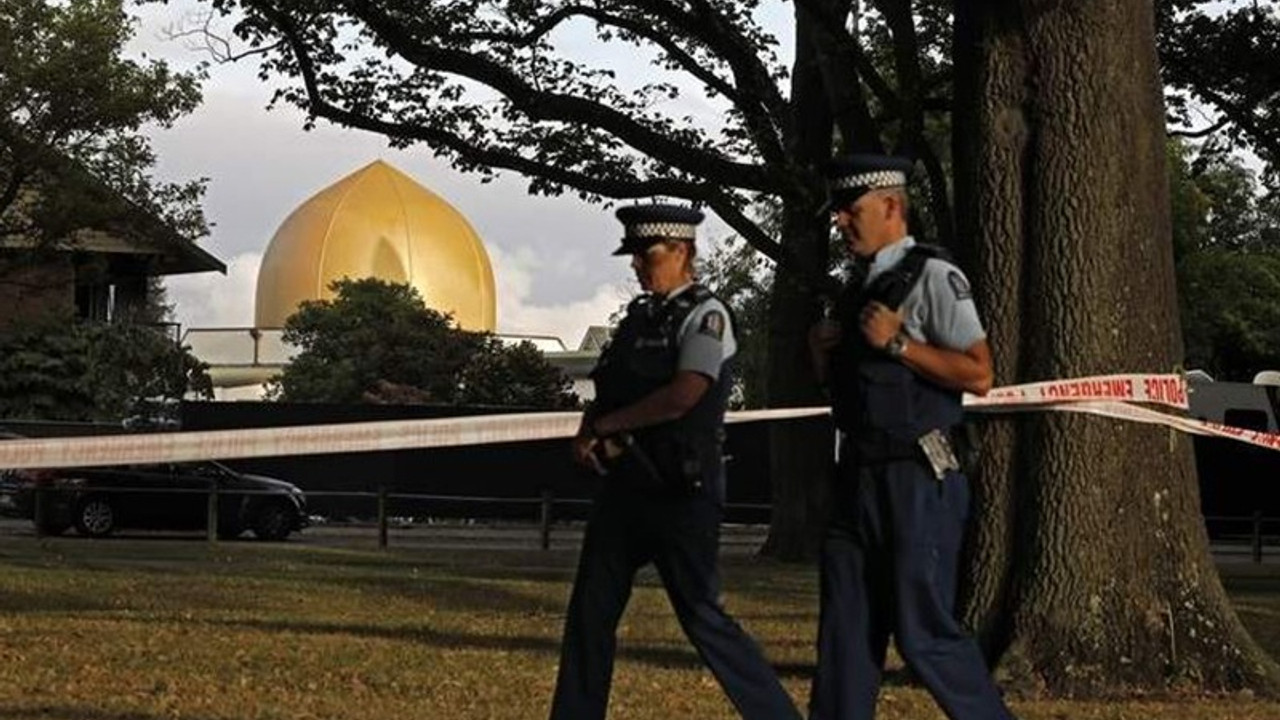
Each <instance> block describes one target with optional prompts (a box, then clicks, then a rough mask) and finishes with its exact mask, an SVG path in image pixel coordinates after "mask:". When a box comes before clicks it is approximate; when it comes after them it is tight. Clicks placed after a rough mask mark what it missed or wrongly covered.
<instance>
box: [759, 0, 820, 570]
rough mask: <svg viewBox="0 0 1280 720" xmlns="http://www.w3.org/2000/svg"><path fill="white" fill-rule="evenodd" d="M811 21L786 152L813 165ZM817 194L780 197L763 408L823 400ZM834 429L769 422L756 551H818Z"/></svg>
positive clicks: (803, 22)
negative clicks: (814, 344)
mask: <svg viewBox="0 0 1280 720" xmlns="http://www.w3.org/2000/svg"><path fill="white" fill-rule="evenodd" d="M815 22H816V20H815V19H814V18H813V17H812V16H810V15H809V14H808V13H807V12H805V11H804V10H803V9H802V8H799V7H797V9H796V61H795V68H794V70H793V73H792V92H791V102H792V109H793V113H794V120H795V122H794V125H793V126H794V127H795V135H794V137H792V138H791V147H789V148H788V150H789V151H790V152H791V156H792V157H793V158H795V160H796V164H797V165H799V166H801V167H809V168H813V167H816V166H817V165H818V164H820V163H822V162H825V161H826V160H827V159H828V158H829V157H830V155H831V141H832V134H833V130H834V120H833V116H832V112H831V107H830V104H829V103H828V100H827V95H826V91H825V89H824V85H823V75H822V70H821V67H820V59H819V53H818V47H817V45H816V42H815V41H816V39H817V37H816V33H817V32H818V30H817V28H816V27H815V26H814V23H815ZM818 207H819V200H818V198H816V197H803V196H800V197H794V198H785V199H784V200H783V209H782V215H783V216H782V238H783V244H784V245H785V246H786V247H787V249H788V250H789V251H790V252H791V257H792V258H793V260H794V262H796V263H797V264H798V266H799V267H797V268H796V269H797V270H799V271H800V272H785V271H784V272H779V273H778V274H777V276H776V278H775V281H774V285H773V294H772V297H771V298H770V305H769V339H768V343H769V369H768V378H767V380H766V397H767V398H768V405H769V407H795V406H801V407H802V406H806V405H810V406H811V405H822V404H825V402H826V401H825V400H824V399H823V398H822V397H820V395H819V393H818V388H817V383H816V382H815V381H814V376H813V368H812V367H811V366H810V363H809V346H808V331H809V327H810V326H811V325H812V324H813V322H814V321H815V320H816V319H817V317H818V302H817V296H816V294H815V292H816V290H817V289H816V288H814V287H812V285H810V284H808V283H806V282H804V281H803V280H801V279H800V278H803V277H809V278H813V277H820V276H822V275H824V274H825V273H826V269H827V261H828V246H827V227H828V225H827V221H826V218H824V217H820V216H818V215H817V214H816V211H817V209H818ZM833 438H834V434H833V431H832V430H831V425H830V422H829V421H825V420H824V421H817V422H815V421H804V422H794V421H793V422H786V423H774V424H773V427H771V428H770V431H769V446H770V462H769V471H770V478H771V481H772V485H773V507H772V511H771V512H772V517H771V518H770V523H769V537H768V538H767V539H766V541H765V544H764V547H763V548H762V549H761V553H762V554H765V555H769V556H771V557H777V558H781V559H788V560H800V559H807V558H812V557H814V556H816V554H817V549H818V541H819V538H820V537H821V530H822V524H823V520H824V517H823V514H822V507H823V501H824V498H825V489H826V486H827V482H826V479H827V477H828V476H829V475H830V473H831V466H832V463H831V458H832V457H833V450H832V441H833Z"/></svg>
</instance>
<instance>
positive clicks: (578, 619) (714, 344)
mask: <svg viewBox="0 0 1280 720" xmlns="http://www.w3.org/2000/svg"><path fill="white" fill-rule="evenodd" d="M618 219H619V220H620V221H621V222H622V224H623V226H624V228H625V237H624V239H623V241H622V247H620V248H619V249H618V250H617V251H616V252H615V253H614V254H615V255H630V256H631V258H632V260H631V266H632V268H633V269H634V270H635V273H636V276H637V278H638V279H639V281H640V286H641V288H642V289H643V290H644V291H645V293H644V294H642V295H640V296H639V297H638V298H636V299H635V300H634V301H632V303H631V304H630V305H629V306H628V307H627V312H626V316H625V317H624V318H623V320H622V322H621V323H620V324H619V326H618V328H617V331H616V332H615V333H614V336H613V339H612V341H611V342H610V344H609V345H608V347H606V348H605V350H604V352H603V353H602V355H601V357H600V360H599V362H598V364H597V365H596V368H595V370H593V371H592V374H591V377H592V380H593V381H594V382H595V386H596V399H595V401H594V403H593V404H592V407H591V408H590V409H589V410H588V411H587V412H586V413H584V414H583V420H582V426H581V428H580V430H579V432H578V436H577V437H576V438H575V439H574V441H573V450H574V455H575V457H576V458H577V460H578V461H579V462H580V463H582V464H583V465H587V466H589V467H592V468H594V469H595V470H596V471H597V472H599V473H601V474H602V475H603V476H604V477H603V481H602V482H603V487H602V490H601V492H600V494H599V496H598V497H597V498H596V501H595V504H594V507H593V510H592V515H591V518H590V520H589V521H588V523H587V531H586V537H585V539H584V541H583V546H582V554H581V557H580V559H579V564H578V573H577V577H576V578H575V580H574V586H573V595H572V598H571V599H570V601H569V610H568V616H567V618H566V620H565V629H564V641H563V644H562V646H561V654H560V669H559V676H558V678H557V680H556V691H555V697H554V699H553V701H552V706H551V717H552V719H553V720H596V719H598V718H604V717H605V711H606V709H607V706H608V701H609V684H610V680H611V677H612V674H613V656H614V649H615V631H616V629H617V625H618V620H619V618H620V617H621V615H622V611H623V609H624V608H625V607H626V604H627V600H628V598H629V597H630V596H631V587H632V583H633V580H634V577H635V574H636V571H637V570H639V569H640V567H641V566H643V565H645V564H646V563H649V562H652V563H653V564H654V566H655V567H656V568H657V570H658V574H659V575H660V576H661V578H662V584H663V587H665V588H666V591H667V595H668V597H669V598H670V599H671V605H672V607H673V608H674V609H675V611H676V616H677V617H678V618H679V620H680V625H681V627H682V628H683V629H684V631H685V634H686V635H688V637H689V639H690V641H692V642H693V644H694V646H695V647H696V648H697V650H698V654H699V655H700V656H701V657H702V659H703V661H704V662H706V663H707V665H708V666H709V667H710V668H711V671H712V673H713V674H714V675H715V677H716V679H717V680H719V682H720V685H721V687H723V688H724V691H725V693H726V694H727V695H728V696H729V699H730V701H732V702H733V704H734V706H735V707H736V708H737V710H738V712H739V713H740V714H741V715H742V717H744V718H748V719H752V720H790V719H792V718H797V719H798V718H799V713H798V712H797V711H796V709H795V706H794V705H793V704H792V702H791V699H790V697H789V696H788V695H787V693H786V691H785V690H783V688H782V686H781V684H780V683H779V682H778V679H777V677H776V676H775V675H774V673H773V670H772V668H770V667H769V665H768V663H766V662H765V659H764V657H763V655H762V654H761V653H760V650H759V648H758V647H757V646H756V645H755V643H754V642H752V640H751V639H750V638H749V637H748V636H747V635H746V633H745V632H743V630H742V628H740V627H739V626H738V624H737V623H736V622H734V621H733V619H732V618H730V617H729V616H728V615H727V614H726V613H725V611H724V609H723V608H721V606H720V604H719V599H718V598H719V594H720V583H719V575H718V572H717V569H716V556H717V552H718V549H719V528H720V519H721V515H722V512H723V507H722V506H723V502H724V468H723V463H722V459H721V444H722V439H723V423H724V411H725V404H726V400H727V397H728V391H729V387H730V378H729V374H730V373H729V370H730V369H729V367H728V365H729V363H730V360H731V358H732V357H733V354H734V352H735V344H734V336H733V323H732V320H731V317H730V315H729V312H728V310H727V309H726V308H725V306H724V304H723V303H721V302H720V301H719V300H717V299H716V298H715V296H713V295H712V294H711V292H710V291H708V290H707V289H706V288H704V287H702V286H701V285H698V284H697V283H695V282H694V280H693V258H694V252H695V250H694V240H695V237H696V228H697V225H698V223H699V222H701V220H702V213H700V212H698V211H697V210H693V209H691V208H687V207H680V206H673V205H644V206H633V207H625V208H622V209H621V210H619V211H618Z"/></svg>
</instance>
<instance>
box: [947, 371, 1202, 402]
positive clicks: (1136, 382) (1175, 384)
mask: <svg viewBox="0 0 1280 720" xmlns="http://www.w3.org/2000/svg"><path fill="white" fill-rule="evenodd" d="M1094 401H1124V402H1137V403H1150V404H1153V405H1163V406H1166V407H1172V408H1177V409H1179V410H1186V409H1188V407H1189V405H1188V401H1187V380H1186V378H1185V377H1183V376H1182V375H1175V374H1165V375H1143V374H1128V375H1097V376H1093V377H1084V378H1075V379H1072V380H1050V381H1047V382H1036V383H1027V384H1025V385H1005V386H1003V387H998V388H992V389H991V392H989V393H987V394H986V395H984V396H982V397H975V396H972V395H967V396H965V407H974V408H978V407H988V406H1008V405H1046V404H1054V405H1057V404H1066V403H1082V402H1094Z"/></svg>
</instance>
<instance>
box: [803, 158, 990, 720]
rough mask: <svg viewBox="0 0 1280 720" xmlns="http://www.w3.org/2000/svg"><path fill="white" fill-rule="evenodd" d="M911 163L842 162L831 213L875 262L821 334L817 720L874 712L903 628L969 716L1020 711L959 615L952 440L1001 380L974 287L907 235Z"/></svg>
mask: <svg viewBox="0 0 1280 720" xmlns="http://www.w3.org/2000/svg"><path fill="white" fill-rule="evenodd" d="M910 168H911V163H910V162H908V161H906V160H902V159H899V158H891V157H885V156H877V155H855V156H848V157H843V158H840V159H837V160H836V161H834V162H833V163H832V164H831V165H830V166H829V168H828V170H827V185H828V192H829V194H830V204H829V207H830V210H831V212H832V219H833V222H834V224H835V226H836V227H837V228H838V229H839V230H840V231H841V233H842V234H843V235H844V237H845V239H846V240H847V242H848V244H849V248H850V249H851V251H852V252H853V254H854V255H855V256H857V258H858V259H859V260H860V261H861V262H862V263H864V264H865V263H867V262H868V261H869V263H870V265H869V268H868V269H867V273H866V277H865V279H864V280H862V281H861V282H858V283H852V284H851V287H850V288H849V289H848V291H847V292H846V294H845V297H844V298H843V299H842V301H841V302H840V303H839V305H838V309H837V318H836V319H837V323H834V324H833V323H820V324H819V325H817V326H815V327H814V328H813V330H812V331H811V332H810V335H809V343H810V350H811V351H812V357H813V361H814V366H815V370H816V371H817V373H818V376H819V378H821V379H825V380H827V381H828V382H829V384H830V387H831V391H832V412H833V414H834V416H835V421H836V425H837V427H838V428H839V429H840V430H841V431H842V432H843V438H844V440H843V442H842V444H841V452H840V461H839V463H838V466H837V471H836V484H835V487H834V489H833V503H832V518H831V521H830V524H829V526H828V528H827V532H826V535H825V537H824V540H823V549H822V567H821V570H822V582H821V585H822V590H821V617H820V620H819V628H818V671H817V674H816V676H815V677H814V681H813V691H812V696H811V698H810V712H811V715H810V717H811V719H812V720H869V719H870V718H872V717H873V716H874V714H875V705H876V695H877V693H878V691H879V686H880V675H881V670H882V668H883V665H884V659H885V650H886V647H887V644H888V639H889V635H890V634H891V633H892V634H893V635H894V636H895V638H896V641H897V645H898V649H899V652H900V653H901V655H902V657H903V659H904V660H905V661H906V662H907V664H908V665H909V666H910V667H911V669H912V670H913V671H914V672H915V674H916V675H917V676H918V677H919V678H920V679H921V681H923V682H924V684H925V686H926V687H927V688H928V689H929V691H930V692H931V693H932V694H933V697H934V699H935V700H936V701H937V702H938V704H939V705H940V706H941V707H942V709H943V710H944V711H945V712H946V714H947V716H948V717H949V718H952V719H953V720H1001V719H1003V718H1009V717H1011V715H1010V714H1009V711H1008V709H1007V708H1006V707H1005V706H1004V703H1003V701H1002V700H1001V698H1000V695H999V692H998V691H997V689H996V687H995V684H994V683H993V682H992V680H991V677H990V675H989V674H988V672H987V668H986V665H985V663H984V662H983V658H982V655H981V654H980V653H979V650H978V648H977V645H976V644H975V643H974V642H973V640H972V638H970V637H969V636H967V635H966V634H965V633H964V631H963V630H962V629H961V627H960V625H959V624H958V623H957V622H956V620H955V617H954V614H953V611H954V599H955V586H956V561H957V558H958V554H959V550H960V543H961V540H962V537H963V534H964V525H965V521H966V518H967V515H968V508H969V487H968V484H967V481H966V479H965V478H964V476H963V475H962V474H960V472H959V464H958V462H957V461H956V457H955V452H954V450H953V448H952V446H951V442H950V434H951V431H952V430H953V428H955V427H956V426H957V425H958V424H959V423H960V421H961V419H962V410H961V403H960V399H961V393H962V391H968V392H971V393H975V394H979V395H981V394H984V393H986V391H987V390H989V389H990V388H991V379H992V372H991V353H990V350H989V349H988V347H987V342H986V334H985V332H984V331H983V328H982V324H981V323H980V321H979V319H978V314H977V311H976V309H975V308H974V303H973V299H972V297H971V294H970V291H969V283H968V281H967V280H966V279H965V277H964V275H963V274H962V273H961V272H960V270H959V269H957V268H956V267H955V266H954V265H952V264H951V263H949V262H947V261H946V260H945V259H943V258H942V257H941V256H940V255H941V251H940V250H939V249H937V248H931V247H929V246H924V245H918V244H916V242H915V240H914V239H913V238H912V237H911V236H910V235H908V234H907V196H906V190H905V186H906V182H907V175H908V173H909V171H910Z"/></svg>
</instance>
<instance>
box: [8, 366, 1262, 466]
mask: <svg viewBox="0 0 1280 720" xmlns="http://www.w3.org/2000/svg"><path fill="white" fill-rule="evenodd" d="M1137 403H1146V404H1151V405H1162V406H1166V407H1171V408H1175V409H1179V410H1185V409H1187V385H1186V381H1185V379H1184V378H1183V377H1182V376H1180V375H1171V374H1169V375H1142V374H1131V375H1105V376H1096V377H1087V378H1078V379H1073V380H1054V381H1049V382H1040V383H1028V384H1024V385H1011V386H1005V387H999V388H994V389H993V390H992V391H991V392H990V393H988V394H987V395H986V396H984V397H975V396H972V395H966V396H965V398H964V405H965V408H966V409H967V410H971V411H974V412H984V413H987V412H1019V411H1022V412H1025V411H1045V410H1048V411H1060V412H1079V413H1088V414H1092V415H1101V416H1104V417H1112V418H1116V419H1123V420H1130V421H1134V422H1144V423H1149V424H1160V425H1166V426H1168V427H1172V428H1174V429H1178V430H1182V431H1184V432H1188V433H1193V434H1197V435H1210V436H1216V437H1225V438H1231V439H1235V440H1239V441H1242V442H1247V443H1251V444H1254V445H1259V446H1262V447H1268V448H1272V449H1277V450H1280V435H1276V434H1272V433H1263V432H1256V431H1251V430H1244V429H1241V428H1233V427H1229V426H1225V425H1220V424H1217V423H1211V422H1208V421H1204V420H1197V419H1194V418H1188V417H1183V416H1179V415H1173V414H1170V413H1165V412H1161V411H1158V410H1154V409H1152V408H1150V407H1146V406H1144V405H1141V404H1137ZM829 413H830V409H829V408H826V407H808V408H783V409H774V410H747V411H741V412H731V413H728V415H727V416H726V421H727V422H729V423H744V422H760V421H770V420H791V419H799V418H808V417H818V416H822V415H827V414H829ZM580 419H581V414H580V413H576V412H558V413H519V414H510V415H481V416H471V417H453V418H434V419H428V420H386V421H376V422H362V423H342V424H330V425H303V426H289V427H278V428H253V429H242V430H203V431H187V432H166V433H151V434H134V435H108V436H93V437H75V438H28V439H14V440H7V441H4V442H0V469H4V468H29V469H37V468H59V467H90V466H108V465H133V464H150V463H162V462H190V461H194V460H230V459H237V458H253V457H282V456H290V455H321V454H330V453H359V452H378V451H387V450H410V449H429V448H441V447H455V446H462V445H485V444H495V443H513V442H525V441H532V440H551V439H556V438H568V437H572V436H573V434H574V433H576V432H577V429H578V423H579V421H580Z"/></svg>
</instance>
